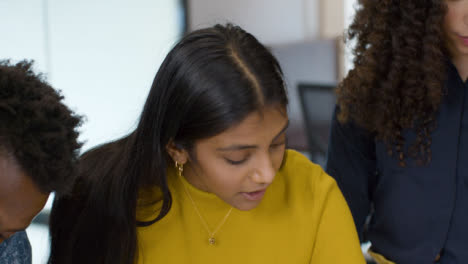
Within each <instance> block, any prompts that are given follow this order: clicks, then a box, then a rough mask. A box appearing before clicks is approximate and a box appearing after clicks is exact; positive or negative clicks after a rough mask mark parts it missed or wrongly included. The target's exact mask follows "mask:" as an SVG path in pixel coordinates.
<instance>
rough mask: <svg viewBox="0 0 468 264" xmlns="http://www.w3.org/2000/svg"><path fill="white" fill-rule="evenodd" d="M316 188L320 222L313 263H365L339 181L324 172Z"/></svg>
mask: <svg viewBox="0 0 468 264" xmlns="http://www.w3.org/2000/svg"><path fill="white" fill-rule="evenodd" d="M315 191H316V194H317V195H316V196H315V197H316V201H315V202H314V204H315V205H316V209H318V211H317V212H316V213H317V215H318V217H319V219H318V223H319V225H318V227H317V228H318V230H317V236H316V239H315V245H314V248H313V251H312V259H311V264H321V263H334V264H335V263H336V264H339V263H346V264H354V263H363V264H365V263H366V262H365V260H364V256H363V254H362V251H361V246H360V244H359V238H358V235H357V232H356V229H355V225H354V222H353V218H352V216H351V212H350V211H349V208H348V205H347V203H346V201H345V199H344V197H343V195H342V194H341V191H340V189H339V188H338V185H337V184H336V182H335V180H334V179H333V178H332V177H330V176H328V175H327V174H326V173H325V172H323V171H322V173H321V175H320V176H319V179H318V182H317V184H316V186H315Z"/></svg>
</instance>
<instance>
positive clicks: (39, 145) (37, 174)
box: [0, 60, 81, 193]
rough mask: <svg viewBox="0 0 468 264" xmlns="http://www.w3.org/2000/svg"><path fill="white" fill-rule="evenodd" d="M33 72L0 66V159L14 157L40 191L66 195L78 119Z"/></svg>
mask: <svg viewBox="0 0 468 264" xmlns="http://www.w3.org/2000/svg"><path fill="white" fill-rule="evenodd" d="M32 67H33V63H32V62H29V61H21V62H18V63H17V64H11V63H10V62H9V61H8V60H3V61H0V155H2V156H11V157H12V158H14V160H15V161H16V162H18V164H19V165H20V167H21V169H22V170H24V172H25V173H26V174H27V175H28V176H29V177H31V179H32V180H33V182H34V183H35V185H36V186H37V187H38V188H39V190H40V191H41V192H43V193H50V192H53V191H55V192H57V193H66V192H68V191H70V189H71V187H72V185H73V181H74V177H75V176H76V163H77V161H78V156H79V152H80V148H81V143H79V142H78V131H77V129H78V127H79V126H80V125H81V117H80V116H77V115H75V114H74V113H73V112H72V111H71V110H70V109H69V108H68V107H67V106H65V105H64V104H63V102H62V100H63V96H62V95H61V94H60V93H59V92H57V91H56V90H54V89H53V88H52V87H51V86H50V85H49V84H48V83H47V82H46V81H45V80H44V78H43V76H42V75H41V74H35V73H34V72H33V70H32ZM0 184H1V183H0Z"/></svg>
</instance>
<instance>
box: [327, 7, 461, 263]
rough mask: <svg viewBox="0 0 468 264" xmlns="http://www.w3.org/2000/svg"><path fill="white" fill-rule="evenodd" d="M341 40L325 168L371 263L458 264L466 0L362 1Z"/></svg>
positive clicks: (459, 257) (459, 254) (459, 255)
mask: <svg viewBox="0 0 468 264" xmlns="http://www.w3.org/2000/svg"><path fill="white" fill-rule="evenodd" d="M348 34H349V38H350V39H352V40H355V41H356V44H357V45H356V47H355V48H354V54H355V59H354V65H355V67H354V69H352V70H351V71H350V72H349V74H348V76H347V77H346V78H345V79H344V80H343V82H342V83H341V84H340V85H339V87H338V89H337V96H338V106H337V110H336V111H335V115H334V118H333V122H332V131H331V140H330V145H329V153H328V163H327V167H326V170H327V172H328V173H329V174H330V175H332V176H333V177H334V178H335V179H336V180H337V182H338V184H339V186H340V188H341V189H342V191H343V193H344V195H345V197H346V199H347V201H348V204H349V206H350V208H351V211H352V214H353V217H354V220H355V223H356V225H357V230H358V233H359V235H360V238H361V241H367V240H369V241H371V243H372V247H371V249H370V251H371V252H374V253H372V254H374V256H376V259H379V260H380V262H379V263H391V261H393V262H396V263H432V262H437V261H438V262H440V263H462V262H463V263H465V261H466V260H467V259H468V250H467V248H468V225H467V224H466V223H468V210H467V209H466V208H467V207H468V163H467V162H466V161H467V160H468V112H467V113H465V110H467V109H468V102H466V101H467V100H468V98H467V97H468V92H466V91H465V90H466V87H467V86H468V83H467V81H466V80H467V77H468V1H465V0H463V1H461V0H460V1H453V0H432V1H428V0H417V1H399V0H381V1H375V0H361V1H359V6H358V9H357V13H356V16H355V18H354V21H353V23H352V25H351V26H350V28H349V31H348ZM377 253H378V254H377ZM386 261H387V262H386Z"/></svg>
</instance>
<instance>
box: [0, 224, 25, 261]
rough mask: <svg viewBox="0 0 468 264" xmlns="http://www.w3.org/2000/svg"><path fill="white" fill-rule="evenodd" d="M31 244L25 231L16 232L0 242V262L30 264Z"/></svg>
mask: <svg viewBox="0 0 468 264" xmlns="http://www.w3.org/2000/svg"><path fill="white" fill-rule="evenodd" d="M31 262H32V261H31V245H30V244H29V240H28V236H27V235H26V232H24V231H22V232H17V233H15V234H14V235H13V236H11V237H10V238H8V239H7V240H5V241H3V242H2V243H0V263H1V264H31Z"/></svg>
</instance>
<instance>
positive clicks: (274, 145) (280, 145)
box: [270, 141, 286, 148]
mask: <svg viewBox="0 0 468 264" xmlns="http://www.w3.org/2000/svg"><path fill="white" fill-rule="evenodd" d="M284 144H286V141H283V142H280V143H275V144H271V145H270V148H278V147H282V146H283V145H284Z"/></svg>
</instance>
